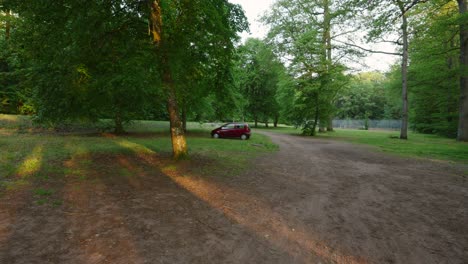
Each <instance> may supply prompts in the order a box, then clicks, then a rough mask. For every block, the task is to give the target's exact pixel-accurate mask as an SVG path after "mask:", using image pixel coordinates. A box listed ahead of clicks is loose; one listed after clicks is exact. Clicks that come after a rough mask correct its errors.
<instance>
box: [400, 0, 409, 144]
mask: <svg viewBox="0 0 468 264" xmlns="http://www.w3.org/2000/svg"><path fill="white" fill-rule="evenodd" d="M398 4H399V7H400V11H401V13H402V19H403V22H402V24H401V30H402V39H403V58H402V61H401V78H402V81H401V83H402V93H401V95H402V101H403V102H402V103H403V107H402V113H401V130H400V139H408V19H407V14H406V10H405V7H404V5H403V3H402V2H401V1H398Z"/></svg>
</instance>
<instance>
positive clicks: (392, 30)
mask: <svg viewBox="0 0 468 264" xmlns="http://www.w3.org/2000/svg"><path fill="white" fill-rule="evenodd" d="M424 2H427V1H426V0H384V1H381V0H379V1H377V0H370V1H367V0H362V1H361V4H363V5H364V6H365V7H366V8H367V9H368V10H369V15H368V16H366V17H365V19H366V20H367V21H368V22H369V23H368V25H369V26H370V28H371V30H370V33H369V35H368V39H367V40H368V41H369V42H379V41H383V42H391V43H394V44H397V45H399V46H400V47H401V53H400V54H399V55H400V56H401V58H402V59H401V77H402V79H401V88H402V89H401V91H402V92H401V98H402V111H401V115H402V118H401V130H400V139H408V47H409V41H408V40H409V37H410V31H409V21H408V20H409V18H410V11H411V9H412V8H414V7H415V6H416V5H418V4H420V3H424ZM397 21H399V23H397ZM397 25H398V26H397ZM391 34H396V35H397V36H398V37H397V39H395V40H390V41H389V40H386V39H385V37H387V36H388V35H391Z"/></svg>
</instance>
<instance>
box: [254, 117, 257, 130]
mask: <svg viewBox="0 0 468 264" xmlns="http://www.w3.org/2000/svg"><path fill="white" fill-rule="evenodd" d="M254 121H255V125H254V127H255V128H257V127H258V118H257V117H254Z"/></svg>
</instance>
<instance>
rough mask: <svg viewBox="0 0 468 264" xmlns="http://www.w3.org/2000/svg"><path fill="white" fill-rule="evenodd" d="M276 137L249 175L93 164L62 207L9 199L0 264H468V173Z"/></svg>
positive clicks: (138, 161) (115, 160) (142, 161)
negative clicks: (119, 173)
mask: <svg viewBox="0 0 468 264" xmlns="http://www.w3.org/2000/svg"><path fill="white" fill-rule="evenodd" d="M268 135H270V136H271V138H272V139H273V141H274V142H276V143H277V144H279V146H280V151H279V152H276V153H274V154H269V155H266V156H264V157H261V158H258V159H256V160H254V161H253V166H252V169H251V170H250V171H248V172H246V173H243V174H242V175H234V176H232V175H230V174H229V172H227V173H226V175H222V176H221V177H220V175H217V176H216V177H215V176H213V177H199V176H197V175H195V174H194V172H193V171H190V169H187V170H186V171H178V170H175V169H174V168H173V167H171V166H165V163H164V159H163V158H161V157H157V156H151V155H140V156H135V157H127V156H119V155H116V156H96V157H93V158H94V159H99V160H100V162H101V163H102V164H104V169H102V168H101V171H94V172H90V173H91V174H92V173H95V174H96V175H94V176H95V180H93V181H80V180H79V179H68V178H67V177H64V178H63V180H57V182H54V183H52V185H51V186H49V187H50V188H53V189H54V190H56V192H55V193H54V194H53V196H54V197H55V196H56V198H57V199H59V200H61V201H63V204H57V206H50V205H38V204H37V203H36V202H35V199H37V198H34V197H33V196H32V195H31V190H29V191H22V192H21V191H18V192H14V193H10V194H7V195H5V196H4V197H2V198H0V263H5V264H7V263H122V264H124V263H125V264H126V263H425V264H430V263H468V180H467V179H466V176H464V174H465V172H464V170H465V169H466V168H460V167H457V166H455V165H451V164H448V163H442V162H435V161H424V160H416V159H408V158H400V157H395V156H392V155H388V154H384V153H379V152H375V151H373V150H372V149H370V148H367V147H362V146H356V145H352V144H348V143H343V142H337V141H325V140H318V139H311V138H302V137H296V136H289V135H279V134H268ZM192 162H194V161H192ZM195 162H196V161H195ZM188 165H190V164H188ZM64 166H66V167H69V168H72V169H80V168H76V167H77V166H82V165H79V164H77V163H75V162H74V160H73V159H71V160H70V161H67V162H65V163H64ZM117 166H118V167H122V168H126V169H127V171H129V172H130V173H131V175H132V176H131V177H118V178H116V177H112V174H113V169H114V168H115V167H117ZM187 168H190V166H187ZM82 169H83V168H82ZM182 175H185V177H184V176H182ZM187 175H188V176H187ZM31 188H34V187H31ZM28 194H29V195H28Z"/></svg>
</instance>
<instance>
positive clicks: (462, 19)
mask: <svg viewBox="0 0 468 264" xmlns="http://www.w3.org/2000/svg"><path fill="white" fill-rule="evenodd" d="M457 3H458V10H459V14H460V16H459V18H458V24H459V31H460V34H459V37H460V99H459V100H460V101H459V104H460V108H459V109H460V110H459V119H458V131H457V140H459V141H468V13H467V8H468V6H467V1H466V0H457Z"/></svg>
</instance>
